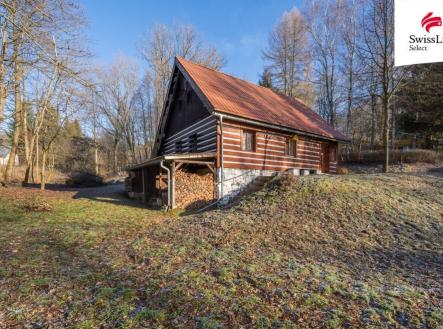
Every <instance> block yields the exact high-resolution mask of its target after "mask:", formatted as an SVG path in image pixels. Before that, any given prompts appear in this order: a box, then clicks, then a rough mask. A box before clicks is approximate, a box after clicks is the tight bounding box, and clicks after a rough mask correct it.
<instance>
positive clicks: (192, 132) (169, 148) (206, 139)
mask: <svg viewBox="0 0 443 329" xmlns="http://www.w3.org/2000/svg"><path fill="white" fill-rule="evenodd" d="M193 144H196V148H194V147H193ZM194 151H195V152H215V151H216V119H215V117H213V116H210V117H206V118H205V119H203V120H200V121H198V122H196V123H194V124H193V125H190V126H188V127H186V128H184V129H182V130H180V131H179V132H177V133H175V134H174V135H172V136H169V137H168V138H166V139H165V140H164V142H163V147H162V154H172V153H190V152H194Z"/></svg>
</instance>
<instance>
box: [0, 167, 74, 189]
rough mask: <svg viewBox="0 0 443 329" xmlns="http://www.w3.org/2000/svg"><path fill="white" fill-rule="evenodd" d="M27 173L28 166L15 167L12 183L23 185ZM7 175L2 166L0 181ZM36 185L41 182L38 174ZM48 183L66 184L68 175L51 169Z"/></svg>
mask: <svg viewBox="0 0 443 329" xmlns="http://www.w3.org/2000/svg"><path fill="white" fill-rule="evenodd" d="M25 171H26V166H14V167H13V168H12V175H11V183H12V184H21V183H22V182H23V178H24V177H25ZM4 173H5V166H2V165H0V181H3V176H4ZM36 175H37V177H35V178H36V183H38V182H40V176H39V175H38V174H36ZM47 175H48V176H47V177H46V180H47V183H52V184H64V183H65V182H66V179H67V178H68V176H67V175H65V174H63V173H62V172H59V171H57V170H53V169H49V170H48V173H47Z"/></svg>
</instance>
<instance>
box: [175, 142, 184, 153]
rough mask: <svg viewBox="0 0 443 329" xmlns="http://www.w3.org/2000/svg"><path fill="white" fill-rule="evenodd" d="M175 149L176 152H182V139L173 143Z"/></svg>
mask: <svg viewBox="0 0 443 329" xmlns="http://www.w3.org/2000/svg"><path fill="white" fill-rule="evenodd" d="M175 151H176V152H177V153H182V152H183V142H182V141H178V142H176V143H175Z"/></svg>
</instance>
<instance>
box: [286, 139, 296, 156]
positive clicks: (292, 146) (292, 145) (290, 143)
mask: <svg viewBox="0 0 443 329" xmlns="http://www.w3.org/2000/svg"><path fill="white" fill-rule="evenodd" d="M286 155H290V156H293V157H295V156H296V155H297V142H296V141H295V140H294V139H292V138H287V139H286Z"/></svg>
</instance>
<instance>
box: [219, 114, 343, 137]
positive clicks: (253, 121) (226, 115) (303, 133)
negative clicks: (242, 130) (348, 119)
mask: <svg viewBox="0 0 443 329" xmlns="http://www.w3.org/2000/svg"><path fill="white" fill-rule="evenodd" d="M220 112H221V111H219V110H218V109H215V111H214V112H213V113H214V115H217V116H219V117H224V118H226V119H231V120H234V121H238V122H243V123H249V124H252V125H258V126H262V127H266V128H272V129H276V130H281V131H286V132H290V133H297V134H300V135H305V136H310V137H315V138H321V139H326V140H329V141H332V142H338V141H340V142H345V143H350V142H351V141H350V140H342V139H335V138H331V137H325V136H322V135H317V134H312V133H308V132H305V131H302V130H297V129H292V128H287V127H283V126H279V125H274V124H272V123H263V122H261V121H257V120H253V119H245V118H242V117H238V116H235V115H230V114H224V113H223V114H221V113H220Z"/></svg>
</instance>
